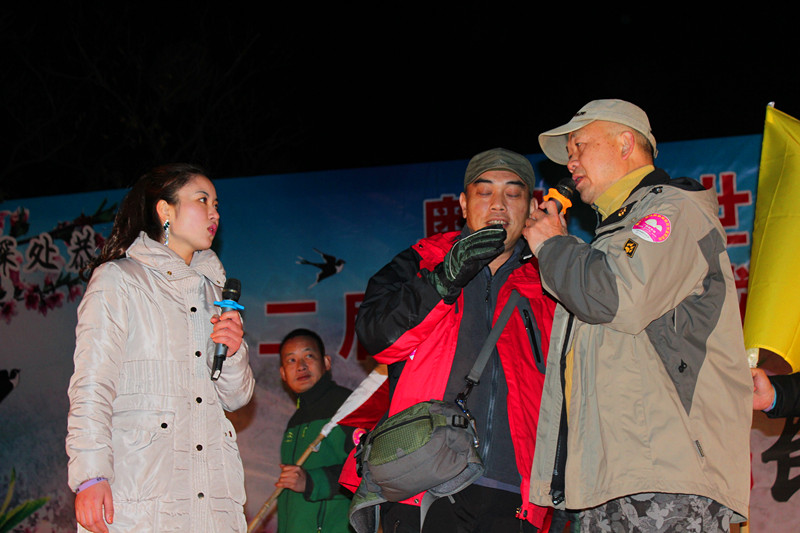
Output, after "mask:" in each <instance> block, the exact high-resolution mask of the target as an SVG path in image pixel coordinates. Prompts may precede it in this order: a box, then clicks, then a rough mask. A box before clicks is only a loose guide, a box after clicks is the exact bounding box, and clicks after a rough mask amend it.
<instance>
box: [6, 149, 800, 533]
mask: <svg viewBox="0 0 800 533" xmlns="http://www.w3.org/2000/svg"><path fill="white" fill-rule="evenodd" d="M760 146H761V136H760V135H755V136H743V137H731V138H724V139H709V140H702V141H687V142H675V143H664V144H663V145H661V146H659V151H660V154H659V157H658V160H657V163H658V166H660V167H662V168H664V169H665V170H667V171H668V172H669V173H670V174H671V175H672V176H673V177H677V176H689V177H693V178H696V179H698V180H700V181H701V182H702V183H703V184H704V185H705V186H706V187H708V188H714V189H715V190H716V191H717V193H718V196H719V200H720V220H721V221H722V224H723V226H724V227H725V229H726V231H727V233H728V249H729V253H730V256H731V261H732V263H733V268H734V274H735V277H736V280H737V286H738V287H739V295H740V303H741V309H742V312H743V311H744V307H745V305H746V301H747V293H746V291H747V279H748V268H749V254H750V241H751V232H752V227H753V218H754V217H753V215H754V208H755V190H756V180H757V173H758V162H759V153H760ZM529 158H530V160H531V162H532V163H533V164H534V168H535V169H536V172H537V177H538V178H539V180H540V189H537V191H536V194H537V196H539V197H541V196H542V194H544V193H546V191H547V189H548V188H549V187H550V186H551V185H553V184H555V183H556V182H557V181H558V180H559V179H560V178H562V177H564V176H566V170H565V169H564V167H559V166H557V165H554V164H552V163H551V162H549V161H547V160H546V159H545V158H544V156H543V155H541V154H533V155H530V156H529ZM466 164H467V161H447V162H437V163H427V164H415V165H402V166H391V167H378V168H366V169H353V170H337V171H329V172H314V173H301V174H291V175H271V176H256V177H243V178H229V179H221V180H217V181H216V182H215V184H216V187H217V193H218V196H219V198H220V203H221V208H220V209H221V217H222V218H221V228H220V232H219V234H218V237H217V240H216V242H215V244H214V249H215V250H216V251H217V253H218V254H219V255H220V258H221V259H222V262H223V264H224V265H225V268H226V271H227V273H228V275H229V276H230V277H236V278H239V279H240V280H241V281H242V296H241V299H240V302H241V303H242V304H243V305H244V306H245V311H244V318H245V326H246V337H245V338H246V340H247V342H248V344H249V346H250V349H251V354H252V355H251V365H252V367H253V370H254V371H255V375H256V380H257V389H256V394H255V396H254V398H253V401H252V402H251V403H250V404H249V405H248V406H246V407H244V408H242V409H240V410H239V411H237V412H236V413H232V414H231V415H230V418H231V419H232V420H233V422H234V425H235V426H236V428H237V431H238V439H239V445H240V450H241V454H242V458H243V461H244V464H245V470H246V488H247V495H248V502H247V507H246V512H247V516H248V519H250V518H251V517H252V516H254V515H255V513H256V512H257V511H258V509H259V507H260V506H261V504H262V503H263V502H264V501H265V500H266V498H267V497H268V496H269V495H270V493H271V492H272V490H273V489H274V483H275V481H276V480H277V474H278V470H279V468H278V463H279V460H278V448H279V444H280V440H281V435H282V433H283V429H284V427H285V424H286V422H287V420H288V418H289V416H290V415H291V413H292V411H293V410H294V403H293V401H292V399H291V398H290V397H289V395H288V393H287V392H286V390H285V389H284V388H283V386H282V384H281V381H280V377H279V373H278V361H277V344H278V342H279V341H280V339H281V337H282V336H283V335H284V334H285V333H287V332H288V331H289V330H291V329H293V328H295V327H301V326H302V327H308V328H311V329H315V330H317V331H318V332H319V333H320V334H321V335H322V337H323V339H324V340H325V343H326V348H327V352H328V354H329V355H331V357H332V359H333V374H334V378H335V379H336V380H337V381H338V382H339V383H341V384H343V385H346V386H349V387H351V388H352V387H355V386H356V385H357V384H358V383H359V382H360V380H361V379H362V378H363V377H364V376H365V375H366V373H367V372H368V371H369V369H370V368H371V362H370V360H369V358H368V357H367V355H366V353H365V352H364V350H363V349H362V348H361V347H360V346H359V345H358V342H357V340H356V337H355V334H354V330H353V324H354V318H355V315H356V312H357V310H358V305H359V302H360V301H361V298H362V295H363V292H364V290H365V288H366V284H367V281H368V280H369V278H370V276H371V275H372V274H374V273H375V272H376V271H377V270H378V269H379V268H381V267H382V266H383V265H384V264H385V263H387V262H388V261H389V260H390V259H391V258H392V257H393V256H394V255H395V254H396V253H398V252H400V251H401V250H402V249H404V248H406V247H408V246H409V245H411V244H412V243H413V242H415V241H416V240H418V239H419V238H421V237H424V236H426V235H429V234H431V233H436V232H440V231H448V230H452V229H457V228H458V227H460V225H461V223H462V220H461V216H460V210H459V208H458V195H459V193H460V192H461V190H462V189H463V175H464V170H465V168H466ZM125 192H126V191H124V190H113V191H103V192H93V193H86V194H75V195H65V196H54V197H40V198H32V199H26V200H14V201H10V202H7V203H4V204H0V339H2V344H0V346H1V347H0V372H2V373H1V374H0V465H2V470H0V479H1V480H2V481H0V488H3V487H7V486H8V481H9V479H10V474H11V469H12V468H14V469H15V471H16V476H17V483H16V487H15V493H14V499H13V500H12V505H16V504H17V503H19V502H21V501H23V500H25V499H30V498H38V497H42V496H48V497H50V501H49V502H48V504H47V505H45V506H44V507H43V508H42V509H40V510H39V511H38V512H37V513H36V514H35V515H34V516H33V517H31V518H30V519H28V521H26V522H25V523H24V524H25V525H26V526H27V529H25V531H42V532H43V531H74V515H73V508H72V501H73V495H72V493H71V492H70V491H69V489H68V488H67V486H66V463H67V457H66V453H65V451H64V437H65V435H66V414H67V411H68V401H67V396H66V389H67V384H68V382H69V378H70V375H71V373H72V350H73V348H74V340H75V338H74V328H75V322H76V309H77V304H78V302H79V301H80V297H81V295H82V292H83V289H84V287H85V284H84V283H83V282H81V281H80V279H79V278H78V276H77V272H78V270H79V268H80V266H81V265H83V264H85V262H86V260H87V258H88V257H89V254H90V253H92V251H93V250H94V249H95V247H96V246H99V245H101V244H102V242H103V239H104V238H105V237H107V236H108V234H109V231H110V228H111V220H112V219H113V215H114V212H115V211H116V207H117V204H118V202H119V201H120V200H121V199H122V197H123V196H124V194H125ZM595 222H596V221H595V215H594V213H593V212H592V211H591V210H590V209H589V208H588V207H586V206H583V205H582V204H581V205H578V206H576V207H575V208H573V209H572V210H571V212H570V231H571V232H572V233H574V234H577V235H579V236H581V237H583V238H584V239H587V240H588V239H590V238H591V234H592V229H593V228H594V225H595ZM223 372H224V369H223ZM12 386H13V388H12ZM764 420H765V417H760V418H759V417H756V423H755V428H754V430H753V438H752V444H753V457H754V462H753V470H754V482H755V486H754V490H753V504H752V507H753V516H752V519H751V531H754V532H755V531H766V530H769V531H779V530H786V529H782V527H783V526H782V525H781V524H776V521H780V522H782V523H785V524H787V525H788V524H791V523H796V520H797V516H798V515H800V512H798V511H796V510H795V508H797V507H798V506H797V503H798V501H800V497H794V493H795V492H796V491H797V489H798V488H800V487H798V486H797V483H796V482H793V481H792V476H791V475H789V474H788V469H789V466H788V465H789V462H790V458H789V452H790V451H791V450H790V447H791V446H792V444H791V437H792V436H793V435H795V434H796V433H797V427H795V426H793V425H791V424H787V425H786V427H785V429H782V428H783V426H784V422H785V421H780V422H778V421H770V422H769V423H767V422H764ZM762 422H763V423H762ZM789 422H790V423H791V422H792V421H791V420H790V421H789ZM793 483H794V484H793ZM0 496H2V495H0ZM785 502H788V503H785ZM793 503H794V505H793ZM787 527H788V526H787ZM274 528H275V520H274V517H273V518H272V519H270V520H269V521H268V522H267V523H266V524H265V526H264V528H263V530H264V531H273V530H274Z"/></svg>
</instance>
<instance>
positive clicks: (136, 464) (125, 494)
mask: <svg viewBox="0 0 800 533" xmlns="http://www.w3.org/2000/svg"><path fill="white" fill-rule="evenodd" d="M174 422H175V413H174V412H171V411H155V410H153V411H151V410H140V409H135V410H129V411H121V412H115V413H114V414H113V416H112V418H111V424H112V428H113V429H112V443H113V449H114V487H113V489H114V499H120V500H134V501H138V500H145V499H152V498H159V497H162V496H164V495H165V494H167V493H168V491H169V486H170V480H171V479H172V469H173V461H174V457H173V456H174V441H175V438H174V435H175V433H174V431H175V429H174Z"/></svg>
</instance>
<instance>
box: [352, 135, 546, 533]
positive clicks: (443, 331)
mask: <svg viewBox="0 0 800 533" xmlns="http://www.w3.org/2000/svg"><path fill="white" fill-rule="evenodd" d="M534 182H535V178H534V173H533V168H532V167H531V164H530V162H529V161H528V160H527V159H526V158H525V157H523V156H522V155H520V154H517V153H515V152H511V151H509V150H505V149H502V148H496V149H492V150H488V151H486V152H482V153H480V154H478V155H476V156H475V157H473V158H472V160H470V162H469V164H468V166H467V170H466V174H465V179H464V192H463V193H462V194H461V197H460V204H461V210H462V213H463V215H464V217H465V218H466V226H465V228H464V229H463V231H461V232H452V233H445V234H439V235H435V236H433V237H429V238H426V239H423V240H421V241H419V242H418V243H417V244H415V245H414V246H412V247H411V248H409V249H407V250H405V251H403V252H401V253H400V254H399V255H397V256H396V257H395V258H394V259H393V260H392V261H391V262H390V263H389V264H388V265H386V266H385V267H384V268H383V269H381V270H380V271H379V272H378V273H377V274H375V276H373V277H372V279H371V280H370V282H369V285H368V287H367V290H366V293H365V296H364V301H363V302H362V304H361V306H360V309H359V313H358V318H357V321H356V331H357V333H358V337H359V340H360V341H361V343H362V345H363V346H364V347H365V348H366V349H367V350H368V351H369V352H370V353H371V354H373V356H374V357H375V359H376V361H378V362H380V363H386V364H388V365H389V379H390V390H391V406H390V409H389V414H390V415H393V414H395V413H397V412H399V411H401V410H403V409H405V408H406V407H409V406H411V405H414V404H415V403H418V402H420V401H426V400H430V399H444V400H445V401H454V400H455V398H456V395H457V394H458V393H460V392H462V391H463V390H464V386H465V381H464V378H465V377H466V376H467V374H468V373H469V371H470V369H471V368H472V366H473V364H474V362H475V359H476V357H477V355H478V352H479V351H480V349H481V346H482V345H483V342H484V341H485V339H486V337H487V336H488V334H489V331H490V329H491V327H492V324H494V322H495V321H496V319H497V316H498V315H499V314H500V311H501V310H502V308H503V306H504V304H505V303H506V301H507V300H508V298H509V295H510V293H511V291H512V289H515V290H517V291H518V292H519V293H520V294H521V295H522V296H523V298H522V299H521V300H520V303H519V304H518V305H517V308H516V309H515V310H514V312H513V313H512V315H511V318H510V320H509V322H508V324H507V325H506V327H505V329H504V330H503V333H502V335H501V337H500V338H499V340H498V342H497V345H496V348H495V351H494V353H493V354H492V357H491V358H490V360H489V363H488V364H487V365H486V368H485V369H484V371H483V374H482V376H481V379H480V383H479V384H478V385H477V386H476V387H475V388H474V389H473V390H472V392H471V395H470V396H469V399H468V407H469V409H470V410H471V411H472V413H473V415H474V416H475V418H476V420H477V428H478V436H479V438H480V447H479V450H478V451H479V453H480V455H481V457H482V459H483V461H484V465H485V467H486V471H485V473H484V475H483V477H481V478H480V479H478V480H477V481H476V482H475V483H474V484H473V485H470V486H469V487H467V488H466V489H464V490H462V491H461V492H458V493H456V494H454V495H453V500H454V501H453V502H451V501H450V500H449V499H447V498H442V499H440V500H437V501H436V502H435V503H433V505H432V506H431V507H430V509H429V510H428V511H427V514H426V516H425V520H424V524H423V526H424V527H421V525H420V510H419V507H418V506H419V503H420V501H421V496H422V495H418V496H417V497H414V498H411V499H409V500H406V501H404V502H398V503H390V502H387V503H384V504H382V505H381V522H382V524H383V530H384V531H392V532H419V531H424V532H427V531H436V532H447V531H475V532H482V533H485V532H494V531H498V532H500V531H503V532H505V531H526V532H535V531H539V530H545V531H546V530H547V525H548V524H549V520H550V516H549V514H548V508H543V507H537V506H534V505H532V504H531V503H529V501H528V485H529V476H530V467H531V462H532V458H533V452H534V439H535V436H536V424H537V420H538V416H539V401H540V396H541V391H542V384H543V381H544V365H545V359H544V358H545V354H546V353H547V349H548V337H549V332H550V325H551V323H552V317H553V310H554V307H555V304H554V302H553V301H552V300H551V299H550V298H549V297H548V296H546V295H545V294H544V293H543V291H542V287H541V284H540V282H539V276H538V271H537V266H536V262H535V261H533V262H531V261H530V260H529V259H525V258H526V257H527V256H529V255H530V254H529V253H528V252H527V248H526V246H525V241H524V240H523V239H520V237H521V236H522V230H523V228H524V227H525V221H526V219H527V217H528V216H529V214H530V212H531V209H532V208H535V200H534V199H533V189H534Z"/></svg>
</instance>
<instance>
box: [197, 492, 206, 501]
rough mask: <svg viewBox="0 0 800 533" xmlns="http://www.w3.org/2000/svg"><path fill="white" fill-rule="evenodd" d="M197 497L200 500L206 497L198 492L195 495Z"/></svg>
mask: <svg viewBox="0 0 800 533" xmlns="http://www.w3.org/2000/svg"><path fill="white" fill-rule="evenodd" d="M197 497H198V498H200V499H201V500H202V499H203V498H205V497H206V495H205V494H203V493H202V492H198V493H197Z"/></svg>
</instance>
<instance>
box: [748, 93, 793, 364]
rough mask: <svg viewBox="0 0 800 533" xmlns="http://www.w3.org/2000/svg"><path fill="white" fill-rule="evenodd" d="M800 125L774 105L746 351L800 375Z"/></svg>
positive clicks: (762, 172)
mask: <svg viewBox="0 0 800 533" xmlns="http://www.w3.org/2000/svg"><path fill="white" fill-rule="evenodd" d="M799 232H800V121H798V120H797V119H795V118H792V117H790V116H789V115H787V114H786V113H782V112H780V111H778V110H777V109H775V108H774V107H772V106H770V107H767V116H766V120H765V122H764V138H763V141H762V145H761V165H760V167H759V171H758V193H757V196H756V213H755V222H754V224H753V247H752V252H751V254H750V279H749V285H748V289H747V311H746V313H745V319H744V342H745V347H746V348H748V349H751V348H765V349H767V350H770V351H771V352H774V353H776V354H778V355H780V356H781V357H783V358H784V359H786V361H787V362H788V363H789V364H790V365H791V366H792V371H793V372H798V371H800V279H799V278H800V276H798V272H800V233H799Z"/></svg>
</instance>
